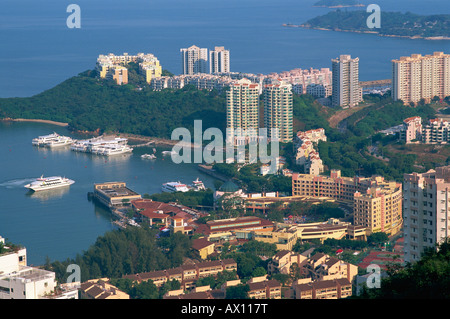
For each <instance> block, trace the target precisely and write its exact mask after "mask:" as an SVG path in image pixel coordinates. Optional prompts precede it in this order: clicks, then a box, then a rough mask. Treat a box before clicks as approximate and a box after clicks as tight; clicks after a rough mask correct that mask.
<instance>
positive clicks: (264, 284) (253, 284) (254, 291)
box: [247, 276, 281, 299]
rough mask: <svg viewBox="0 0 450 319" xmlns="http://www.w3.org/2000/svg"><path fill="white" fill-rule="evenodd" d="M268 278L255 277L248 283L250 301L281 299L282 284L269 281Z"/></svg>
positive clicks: (276, 281)
mask: <svg viewBox="0 0 450 319" xmlns="http://www.w3.org/2000/svg"><path fill="white" fill-rule="evenodd" d="M266 277H267V276H262V277H254V278H252V279H250V280H249V281H248V282H247V284H248V286H249V291H248V297H249V298H250V299H281V283H280V282H279V281H278V280H275V279H272V280H267V278H266Z"/></svg>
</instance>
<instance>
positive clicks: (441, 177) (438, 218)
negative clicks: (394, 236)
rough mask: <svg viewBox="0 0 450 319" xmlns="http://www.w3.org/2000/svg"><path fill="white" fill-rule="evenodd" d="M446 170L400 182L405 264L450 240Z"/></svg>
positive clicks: (449, 181) (449, 179)
mask: <svg viewBox="0 0 450 319" xmlns="http://www.w3.org/2000/svg"><path fill="white" fill-rule="evenodd" d="M449 196H450V166H443V167H437V168H436V169H435V170H429V171H428V172H426V173H422V174H419V173H412V174H405V175H404V179H403V198H404V203H403V214H404V230H403V233H404V239H405V241H404V247H405V255H404V260H405V261H406V262H416V261H418V260H420V258H421V254H422V252H423V251H424V249H426V248H431V249H435V246H436V244H438V243H440V242H442V241H443V240H444V239H446V238H448V237H449V236H450V226H449V225H450V214H449V205H450V200H449Z"/></svg>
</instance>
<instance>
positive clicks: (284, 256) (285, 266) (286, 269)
mask: <svg viewBox="0 0 450 319" xmlns="http://www.w3.org/2000/svg"><path fill="white" fill-rule="evenodd" d="M306 260H307V257H306V256H303V255H301V254H298V253H294V252H292V251H291V250H287V249H284V250H280V251H278V252H277V253H276V254H275V256H273V257H272V260H271V261H270V262H269V264H268V265H267V271H268V273H269V274H274V273H280V274H289V273H290V271H291V266H292V265H293V264H297V265H301V264H302V263H303V262H304V261H306Z"/></svg>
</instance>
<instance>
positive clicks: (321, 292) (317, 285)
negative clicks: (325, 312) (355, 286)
mask: <svg viewBox="0 0 450 319" xmlns="http://www.w3.org/2000/svg"><path fill="white" fill-rule="evenodd" d="M292 290H293V298H294V299H341V298H347V297H350V296H352V294H353V293H352V284H351V283H350V282H349V281H348V280H347V279H346V278H342V279H332V280H321V281H314V282H308V283H299V284H294V285H293V287H292Z"/></svg>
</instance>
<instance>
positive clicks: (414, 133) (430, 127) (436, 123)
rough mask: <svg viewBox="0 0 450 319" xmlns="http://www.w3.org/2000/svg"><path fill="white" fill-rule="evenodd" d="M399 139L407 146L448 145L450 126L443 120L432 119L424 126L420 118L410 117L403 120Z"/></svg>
mask: <svg viewBox="0 0 450 319" xmlns="http://www.w3.org/2000/svg"><path fill="white" fill-rule="evenodd" d="M399 139H400V140H401V141H404V142H405V143H407V144H409V143H423V144H447V143H448V142H449V140H450V125H449V123H448V121H446V120H444V119H441V118H435V119H430V120H428V123H427V124H425V125H423V124H422V118H421V117H420V116H414V117H410V118H407V119H405V120H403V123H402V126H401V129H400V131H399Z"/></svg>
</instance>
